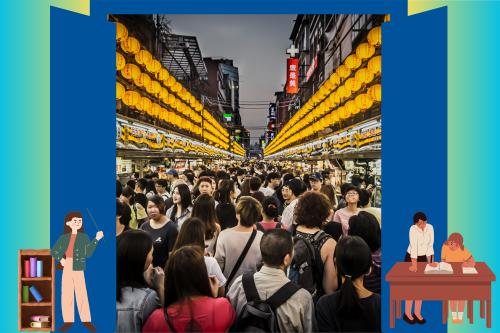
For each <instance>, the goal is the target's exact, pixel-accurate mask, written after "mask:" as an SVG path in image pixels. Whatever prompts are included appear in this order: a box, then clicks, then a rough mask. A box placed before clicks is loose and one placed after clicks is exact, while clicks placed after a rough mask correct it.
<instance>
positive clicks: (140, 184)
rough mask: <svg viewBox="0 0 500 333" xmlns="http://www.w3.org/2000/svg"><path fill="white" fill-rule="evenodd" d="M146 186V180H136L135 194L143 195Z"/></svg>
mask: <svg viewBox="0 0 500 333" xmlns="http://www.w3.org/2000/svg"><path fill="white" fill-rule="evenodd" d="M146 186H148V181H147V180H146V179H144V178H141V179H138V180H137V182H136V183H135V192H137V193H144V191H145V190H146Z"/></svg>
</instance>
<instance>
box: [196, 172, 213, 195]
mask: <svg viewBox="0 0 500 333" xmlns="http://www.w3.org/2000/svg"><path fill="white" fill-rule="evenodd" d="M198 190H199V191H200V194H208V195H210V196H212V194H213V193H214V190H215V188H214V184H213V180H212V179H211V178H209V177H200V179H198Z"/></svg>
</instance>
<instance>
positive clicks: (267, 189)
mask: <svg viewBox="0 0 500 333" xmlns="http://www.w3.org/2000/svg"><path fill="white" fill-rule="evenodd" d="M280 181H281V176H280V174H279V173H277V172H270V173H268V174H267V176H266V181H265V182H264V184H263V185H262V187H261V188H260V191H261V192H262V193H264V195H265V196H266V197H269V196H271V195H273V194H274V192H275V191H276V189H277V188H278V187H279V185H280Z"/></svg>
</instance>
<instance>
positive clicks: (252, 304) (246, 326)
mask: <svg viewBox="0 0 500 333" xmlns="http://www.w3.org/2000/svg"><path fill="white" fill-rule="evenodd" d="M253 274H254V273H251V272H247V273H244V274H243V276H242V279H241V281H242V284H243V290H244V291H245V296H246V299H247V303H246V304H245V305H244V306H243V308H242V309H241V311H240V313H239V314H238V318H237V319H236V322H235V323H234V325H233V327H232V328H231V331H232V332H280V329H279V326H278V316H277V315H276V309H277V308H278V307H279V306H280V305H281V304H283V303H285V302H286V301H287V300H288V299H289V298H290V297H292V295H293V294H295V293H296V292H297V291H298V290H299V289H300V287H299V286H297V285H296V284H295V283H293V282H288V283H287V284H285V285H284V286H283V287H281V288H280V289H278V291H276V292H275V293H274V294H273V295H272V296H271V297H269V298H268V299H267V300H262V299H260V297H259V293H258V292H257V287H256V286H255V281H254V278H253Z"/></svg>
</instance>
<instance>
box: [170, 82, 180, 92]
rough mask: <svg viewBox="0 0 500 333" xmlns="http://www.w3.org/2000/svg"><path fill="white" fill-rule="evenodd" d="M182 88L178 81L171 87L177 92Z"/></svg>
mask: <svg viewBox="0 0 500 333" xmlns="http://www.w3.org/2000/svg"><path fill="white" fill-rule="evenodd" d="M181 89H182V85H181V84H180V83H179V82H176V83H175V84H174V86H173V87H172V91H173V92H175V93H177V92H179V91H180V90H181Z"/></svg>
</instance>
